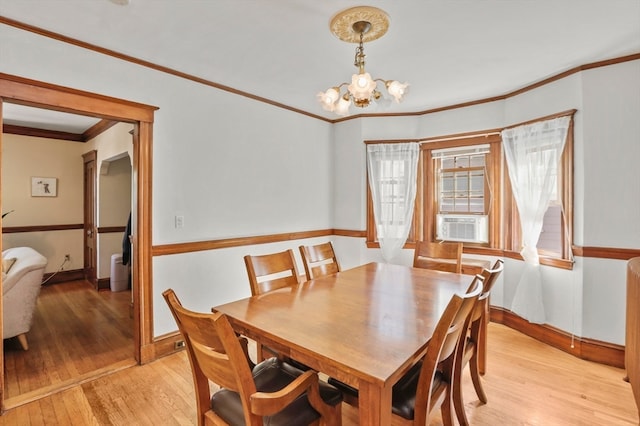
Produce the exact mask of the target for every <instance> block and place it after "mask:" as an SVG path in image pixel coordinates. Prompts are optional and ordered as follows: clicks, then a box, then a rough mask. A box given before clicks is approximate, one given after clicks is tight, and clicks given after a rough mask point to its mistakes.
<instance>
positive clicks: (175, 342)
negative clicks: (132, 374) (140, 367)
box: [142, 331, 185, 364]
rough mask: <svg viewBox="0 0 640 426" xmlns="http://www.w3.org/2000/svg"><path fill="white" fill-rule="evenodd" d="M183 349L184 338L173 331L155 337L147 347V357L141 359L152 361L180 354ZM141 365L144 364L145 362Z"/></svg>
mask: <svg viewBox="0 0 640 426" xmlns="http://www.w3.org/2000/svg"><path fill="white" fill-rule="evenodd" d="M184 348H185V346H184V337H182V334H181V333H180V332H179V331H174V332H173V333H167V334H164V335H162V336H159V337H156V338H155V339H154V340H153V343H152V344H151V345H147V351H146V352H147V356H143V358H146V359H147V360H148V361H153V360H156V359H158V358H160V357H163V356H166V355H171V354H173V353H176V352H180V351H182V350H184ZM142 363H143V364H144V363H145V360H143V362H142Z"/></svg>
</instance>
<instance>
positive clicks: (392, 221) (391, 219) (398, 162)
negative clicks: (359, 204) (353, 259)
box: [367, 143, 420, 262]
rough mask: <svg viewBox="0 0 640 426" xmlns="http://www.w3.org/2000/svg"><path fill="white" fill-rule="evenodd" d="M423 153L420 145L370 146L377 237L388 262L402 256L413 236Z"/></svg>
mask: <svg viewBox="0 0 640 426" xmlns="http://www.w3.org/2000/svg"><path fill="white" fill-rule="evenodd" d="M419 153H420V146H419V145H418V144H417V143H393V144H371V145H367V166H368V167H367V168H368V173H369V186H370V188H371V196H372V198H373V214H374V218H375V222H376V233H377V235H378V242H379V243H380V248H381V249H382V257H383V258H384V260H385V261H386V262H390V261H391V260H392V259H393V258H394V257H396V256H397V255H398V253H400V250H402V247H403V246H404V243H405V242H406V241H407V236H408V235H409V230H410V228H411V217H412V215H413V206H414V203H415V199H416V179H417V173H418V156H419Z"/></svg>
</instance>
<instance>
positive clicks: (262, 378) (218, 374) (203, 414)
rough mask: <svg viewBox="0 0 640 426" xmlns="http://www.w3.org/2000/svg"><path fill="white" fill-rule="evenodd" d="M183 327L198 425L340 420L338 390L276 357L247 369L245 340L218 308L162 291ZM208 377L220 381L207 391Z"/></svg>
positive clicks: (309, 372) (181, 330) (312, 373)
mask: <svg viewBox="0 0 640 426" xmlns="http://www.w3.org/2000/svg"><path fill="white" fill-rule="evenodd" d="M162 295H163V296H164V299H165V300H166V302H167V304H168V305H169V309H170V310H171V313H172V314H173V317H174V318H175V320H176V323H177V324H178V328H179V330H180V332H181V333H182V335H183V337H184V339H185V344H186V347H187V353H188V356H189V362H190V364H191V371H192V373H193V381H194V385H195V391H196V405H197V415H198V425H199V426H202V425H252V426H257V425H262V424H270V425H293V424H300V425H327V426H328V425H340V424H341V422H342V407H341V406H342V394H341V393H340V391H338V390H337V389H336V388H334V387H333V386H331V385H329V384H327V383H324V382H321V381H319V379H318V374H317V373H316V372H314V371H311V370H309V371H306V372H303V371H301V370H298V369H297V368H295V367H293V366H291V365H288V364H287V363H285V362H282V361H281V360H279V359H277V358H270V359H268V360H265V361H263V362H261V363H260V364H258V365H256V366H255V367H254V368H253V369H251V364H250V360H249V359H248V354H247V340H246V339H245V338H243V337H239V336H238V335H236V333H235V332H234V330H233V328H232V327H231V324H230V323H229V320H228V319H227V317H226V316H225V315H224V314H222V313H219V312H218V313H199V312H193V311H190V310H188V309H186V308H184V307H183V306H182V304H181V303H180V301H179V300H178V297H177V296H176V294H175V292H174V291H173V290H172V289H169V290H166V291H164V292H163V293H162ZM209 381H211V382H213V383H214V384H216V385H218V386H219V387H220V390H217V391H216V392H214V393H213V395H212V394H211V389H210V387H209Z"/></svg>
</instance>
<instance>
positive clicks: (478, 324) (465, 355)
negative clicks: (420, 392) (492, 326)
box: [452, 259, 504, 426]
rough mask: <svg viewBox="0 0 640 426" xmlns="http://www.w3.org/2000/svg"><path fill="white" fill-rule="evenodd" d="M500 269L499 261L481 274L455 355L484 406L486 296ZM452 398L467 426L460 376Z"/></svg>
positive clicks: (458, 413) (462, 423) (458, 364)
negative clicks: (472, 305) (480, 282)
mask: <svg viewBox="0 0 640 426" xmlns="http://www.w3.org/2000/svg"><path fill="white" fill-rule="evenodd" d="M503 269H504V262H503V261H502V259H498V260H497V261H496V262H495V263H494V264H493V266H492V267H491V269H485V270H483V271H482V277H483V278H484V283H483V286H482V293H481V294H480V297H478V302H477V303H476V306H475V307H474V309H473V311H472V312H471V317H470V319H469V326H468V331H467V332H465V334H464V336H463V339H462V341H461V343H460V345H459V347H458V354H457V355H456V370H457V371H460V372H461V373H462V371H464V368H465V366H466V365H467V364H469V373H470V374H471V382H472V383H473V388H474V389H475V391H476V394H477V395H478V399H479V400H480V401H481V402H482V403H484V404H486V403H487V395H486V394H485V392H484V388H483V387H482V382H481V381H480V376H481V375H483V374H484V369H485V365H484V363H485V361H486V351H487V322H488V315H489V296H490V295H491V289H492V288H493V284H494V283H495V281H496V279H497V278H498V277H499V276H500V274H501V273H502V271H503ZM452 395H453V396H452V398H453V406H454V408H455V411H456V417H457V418H458V422H459V423H460V425H462V426H465V425H468V424H469V421H468V420H467V415H466V413H465V411H464V401H463V399H462V374H458V375H457V376H455V377H454V383H453V394H452Z"/></svg>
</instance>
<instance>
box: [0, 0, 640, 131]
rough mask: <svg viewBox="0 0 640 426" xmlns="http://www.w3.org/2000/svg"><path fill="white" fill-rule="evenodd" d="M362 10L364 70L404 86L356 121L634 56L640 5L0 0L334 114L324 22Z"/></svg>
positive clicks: (106, 43) (2, 6)
mask: <svg viewBox="0 0 640 426" xmlns="http://www.w3.org/2000/svg"><path fill="white" fill-rule="evenodd" d="M359 5H368V6H376V7H379V8H381V9H383V10H385V11H386V12H387V13H388V14H389V16H390V19H391V23H390V27H389V31H388V32H387V34H386V35H385V36H384V37H382V38H380V39H378V40H375V41H372V42H370V43H366V44H365V53H366V54H367V71H369V72H370V73H371V75H372V76H373V77H374V78H383V79H396V80H400V81H403V82H404V81H407V82H409V83H410V91H409V94H408V95H407V97H406V100H405V101H404V102H403V103H401V104H399V105H396V104H392V105H391V106H390V107H389V108H386V109H384V110H382V109H381V108H378V110H375V109H371V108H368V109H366V110H360V109H358V110H357V111H355V110H352V114H354V113H362V112H367V113H374V112H376V111H377V112H416V111H425V110H428V109H432V108H438V107H443V106H449V105H454V104H458V103H461V102H467V101H473V100H478V99H484V98H489V97H493V96H499V95H503V94H506V93H510V92H512V91H514V90H517V89H519V88H522V87H525V86H528V85H530V84H532V83H535V82H537V81H540V80H543V79H545V78H547V77H550V76H553V75H556V74H559V73H561V72H563V71H566V70H569V69H572V68H574V67H576V66H580V65H584V64H588V63H592V62H596V61H600V60H606V59H611V58H616V57H619V56H624V55H627V54H634V53H639V52H640V1H639V0H536V1H534V0H402V1H399V0H386V1H375V0H374V1H369V2H366V3H364V2H362V1H352V0H349V1H347V0H322V1H312V0H279V1H264V0H262V1H260V0H208V1H205V0H130V3H129V4H128V5H126V6H119V5H116V4H114V3H113V2H111V1H108V0H57V1H51V0H0V15H2V16H4V17H6V18H11V19H14V20H17V21H20V22H23V23H26V24H29V25H33V26H36V27H40V28H43V29H46V30H49V31H53V32H56V33H59V34H62V35H65V36H68V37H71V38H75V39H79V40H82V41H85V42H88V43H91V44H95V45H97V46H100V47H103V48H106V49H111V50H114V51H116V52H119V53H122V54H126V55H130V56H133V57H136V58H139V59H142V60H145V61H149V62H152V63H155V64H158V65H162V66H165V67H169V68H172V69H174V70H177V71H181V72H184V73H187V74H191V75H193V76H196V77H199V78H204V79H206V80H210V81H212V82H215V83H218V84H221V85H224V86H228V87H231V88H233V89H237V90H240V91H243V92H248V93H251V94H253V95H257V96H260V97H263V98H267V99H269V100H272V101H275V102H279V103H282V104H284V105H287V106H289V107H292V108H296V109H299V110H303V111H306V112H309V113H311V114H315V115H318V116H324V117H328V118H337V117H336V116H335V115H333V114H332V113H329V112H326V111H323V110H322V108H321V107H320V106H319V104H318V103H317V100H316V94H317V93H318V92H319V91H324V90H326V89H327V88H328V87H330V86H333V85H336V84H338V83H341V82H344V81H347V80H349V79H350V76H351V74H353V73H354V72H355V71H356V68H355V67H354V66H353V59H354V58H353V57H354V51H355V45H354V44H349V43H345V42H343V41H340V40H339V39H338V38H336V37H335V36H334V35H333V34H331V33H330V31H329V21H330V19H331V17H332V16H333V15H334V14H335V13H336V12H338V11H341V10H343V9H346V8H348V7H352V6H359ZM0 69H1V64H0ZM159 90H161V88H159ZM133 100H135V99H133ZM352 108H353V107H352ZM5 114H6V116H7V119H11V115H12V109H11V108H7V110H6V111H5Z"/></svg>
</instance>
